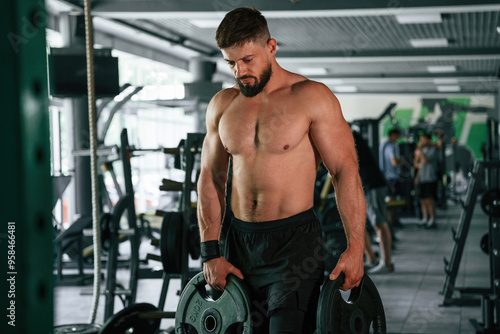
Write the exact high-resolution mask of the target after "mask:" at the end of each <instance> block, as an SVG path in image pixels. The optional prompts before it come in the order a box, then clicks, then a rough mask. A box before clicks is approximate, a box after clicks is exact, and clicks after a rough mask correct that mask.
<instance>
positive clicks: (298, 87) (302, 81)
mask: <svg viewBox="0 0 500 334" xmlns="http://www.w3.org/2000/svg"><path fill="white" fill-rule="evenodd" d="M292 78H293V80H292V81H291V82H292V84H291V87H292V90H294V91H295V92H298V93H304V94H311V93H320V94H321V93H324V92H326V91H328V92H330V93H331V90H330V89H329V88H328V87H327V86H326V85H325V84H323V83H321V82H318V81H314V80H310V79H308V78H306V77H304V76H302V75H299V74H294V76H293V77H292ZM332 94H333V93H332Z"/></svg>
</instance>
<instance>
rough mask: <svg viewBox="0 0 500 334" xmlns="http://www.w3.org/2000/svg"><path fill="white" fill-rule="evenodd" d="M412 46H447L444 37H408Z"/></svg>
mask: <svg viewBox="0 0 500 334" xmlns="http://www.w3.org/2000/svg"><path fill="white" fill-rule="evenodd" d="M410 44H411V46H413V47H414V48H443V47H447V46H448V40H447V39H446V38H428V39H410Z"/></svg>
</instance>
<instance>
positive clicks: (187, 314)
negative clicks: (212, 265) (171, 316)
mask: <svg viewBox="0 0 500 334" xmlns="http://www.w3.org/2000/svg"><path fill="white" fill-rule="evenodd" d="M206 284H207V283H206V281H205V278H204V277H203V272H201V273H198V274H197V275H196V276H194V277H193V278H192V279H191V280H190V281H189V282H188V284H187V285H186V287H185V288H184V290H183V291H182V294H181V297H180V300H179V305H178V306H177V312H176V316H175V333H177V334H181V333H184V334H186V333H199V334H209V333H244V334H247V333H251V330H252V329H251V319H250V299H249V297H248V292H247V290H246V287H245V285H244V284H243V282H242V281H241V280H240V279H238V278H237V277H236V276H233V275H229V276H228V277H227V284H226V288H225V290H224V292H222V295H221V296H220V297H219V298H217V299H216V300H213V299H212V298H211V297H209V296H208V293H207V290H206V288H205V286H206Z"/></svg>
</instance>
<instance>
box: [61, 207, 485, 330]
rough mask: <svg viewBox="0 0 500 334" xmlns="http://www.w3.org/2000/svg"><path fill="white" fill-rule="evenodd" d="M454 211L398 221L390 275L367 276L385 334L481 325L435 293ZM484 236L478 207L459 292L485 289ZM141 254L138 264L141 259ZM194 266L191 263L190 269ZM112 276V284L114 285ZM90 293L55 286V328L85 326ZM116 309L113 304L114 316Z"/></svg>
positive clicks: (475, 311)
mask: <svg viewBox="0 0 500 334" xmlns="http://www.w3.org/2000/svg"><path fill="white" fill-rule="evenodd" d="M460 212H461V207H460V206H459V205H453V206H449V207H448V209H447V210H442V211H438V213H437V223H438V228H437V229H431V230H428V229H424V228H420V227H418V225H417V219H416V218H403V219H402V220H401V221H402V223H403V226H404V227H403V228H401V229H397V230H396V238H397V241H396V242H395V249H394V252H393V258H394V262H395V268H396V271H395V272H394V273H392V274H385V275H373V276H371V278H372V280H373V281H374V282H375V284H376V285H377V288H378V290H379V293H380V295H381V297H382V300H383V302H384V308H385V314H386V320H387V333H429V334H430V333H433V334H448V333H449V334H465V333H475V331H474V330H473V328H472V326H471V325H470V323H469V319H476V320H478V321H479V322H480V321H481V308H480V306H473V307H469V306H467V307H465V306H461V307H458V306H447V307H443V306H441V304H442V301H443V296H442V295H440V294H439V292H440V291H441V290H442V288H443V283H444V279H445V274H444V264H443V257H446V258H448V259H450V257H451V253H452V250H453V240H452V233H451V228H452V227H456V226H457V223H458V220H459V217H460ZM487 230H488V217H487V216H486V215H485V214H484V213H483V212H482V210H481V208H480V206H479V205H477V206H476V208H475V211H474V216H473V220H472V223H471V227H470V230H469V234H468V236H467V242H466V245H465V250H464V254H463V257H462V261H461V263H460V269H459V272H458V276H457V281H456V285H457V286H460V287H488V286H489V264H488V257H487V255H486V254H484V253H483V252H482V251H481V249H480V246H479V244H480V239H481V237H482V236H483V235H484V234H485V233H486V232H487ZM148 247H151V246H148V245H144V244H143V246H141V253H143V252H148V251H149V252H150V251H151V249H148ZM144 256H145V255H144V254H141V258H144ZM191 265H192V266H196V262H193V263H191ZM119 278H120V277H119V276H118V280H119ZM179 288H180V284H179V280H175V279H174V280H172V281H171V282H170V288H169V292H168V295H167V302H166V306H165V310H166V311H175V309H176V305H177V302H178V300H179V297H178V295H177V293H178V290H179ZM160 290H161V280H159V279H156V280H150V279H148V280H145V279H142V280H139V287H138V294H137V302H148V303H152V304H154V305H158V298H159V294H160ZM90 291H91V287H68V286H58V287H56V288H55V291H54V298H55V300H54V307H55V319H54V323H55V325H61V324H69V323H86V322H88V318H89V313H90V307H91V299H92V297H91V296H90V295H88V294H85V292H90ZM120 308H121V303H120V301H117V302H116V303H115V312H118V311H119V309H120ZM103 314H104V297H101V299H100V303H99V308H98V311H97V322H98V323H102V321H103ZM173 323H174V322H173V320H172V319H167V320H163V321H162V324H161V329H167V328H168V327H170V326H173Z"/></svg>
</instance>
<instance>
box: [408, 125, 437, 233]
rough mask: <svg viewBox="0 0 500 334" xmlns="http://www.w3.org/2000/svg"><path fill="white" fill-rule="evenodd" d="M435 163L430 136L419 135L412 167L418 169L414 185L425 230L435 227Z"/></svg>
mask: <svg viewBox="0 0 500 334" xmlns="http://www.w3.org/2000/svg"><path fill="white" fill-rule="evenodd" d="M437 162H438V149H437V147H436V145H434V144H433V143H432V138H431V135H430V134H428V133H423V134H421V135H420V140H419V144H418V146H417V149H416V150H415V158H414V161H413V164H414V167H415V168H418V172H417V176H416V177H415V185H417V186H418V188H419V197H420V207H421V209H422V220H421V222H420V225H421V226H425V227H426V228H434V227H436V226H437V225H436V204H435V200H436V198H437V183H438V176H437V167H438V166H437Z"/></svg>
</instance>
